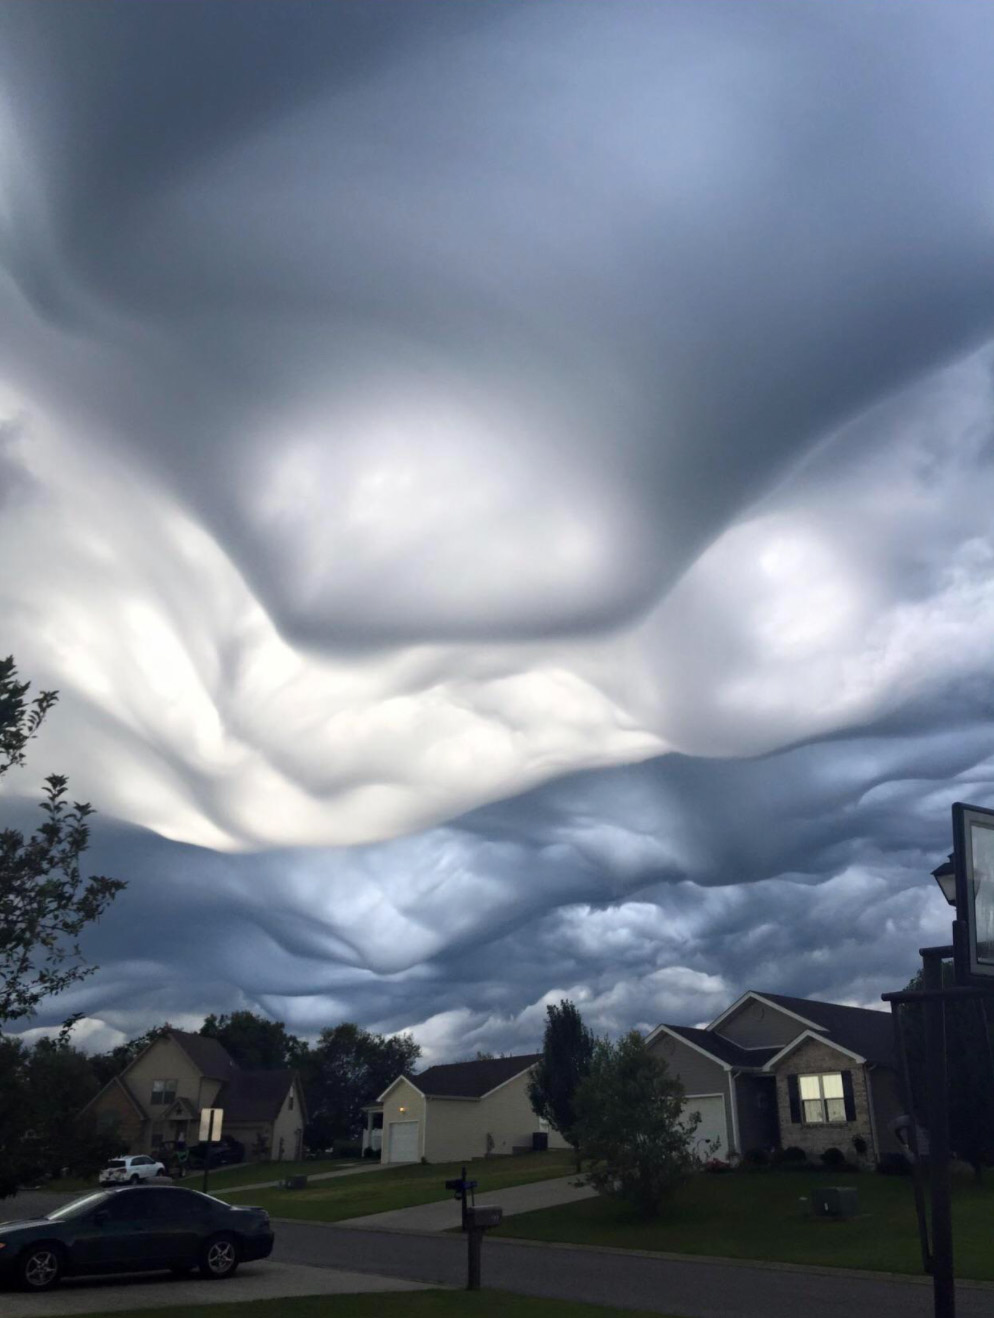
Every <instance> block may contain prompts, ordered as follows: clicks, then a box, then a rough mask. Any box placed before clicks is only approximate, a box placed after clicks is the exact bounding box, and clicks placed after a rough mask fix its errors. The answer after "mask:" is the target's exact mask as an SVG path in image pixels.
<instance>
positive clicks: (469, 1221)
mask: <svg viewBox="0 0 994 1318" xmlns="http://www.w3.org/2000/svg"><path fill="white" fill-rule="evenodd" d="M503 1216H504V1210H503V1208H496V1207H491V1206H489V1205H482V1206H481V1207H479V1208H467V1209H466V1225H467V1227H468V1228H469V1230H470V1231H489V1230H490V1228H491V1227H495V1226H500V1222H501V1218H502V1217H503Z"/></svg>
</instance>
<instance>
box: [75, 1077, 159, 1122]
mask: <svg viewBox="0 0 994 1318" xmlns="http://www.w3.org/2000/svg"><path fill="white" fill-rule="evenodd" d="M115 1088H116V1089H120V1090H122V1091H123V1093H124V1096H125V1098H126V1099H127V1100H128V1102H129V1103H130V1104H131V1106H132V1107H133V1108H134V1109H135V1111H136V1112H137V1113H138V1116H139V1117H140V1118H141V1120H142V1121H145V1120H147V1118H148V1113H147V1112H146V1111H145V1109H144V1108H143V1107H142V1105H141V1103H139V1101H138V1098H137V1096H136V1094H135V1092H134V1090H133V1089H132V1088H131V1086H130V1085H129V1084H128V1083H127V1081H126V1080H125V1079H124V1077H123V1075H120V1074H119V1075H112V1076H111V1078H110V1079H109V1080H108V1081H107V1083H106V1084H105V1085H104V1086H103V1087H102V1088H101V1089H98V1090H97V1092H96V1093H95V1094H94V1095H93V1097H92V1098H91V1099H90V1100H89V1102H88V1103H84V1104H83V1106H82V1107H81V1108H80V1112H81V1113H82V1112H85V1111H86V1110H87V1108H91V1107H92V1106H93V1105H94V1103H96V1101H97V1099H99V1098H103V1096H104V1094H106V1093H107V1091H108V1090H109V1089H115Z"/></svg>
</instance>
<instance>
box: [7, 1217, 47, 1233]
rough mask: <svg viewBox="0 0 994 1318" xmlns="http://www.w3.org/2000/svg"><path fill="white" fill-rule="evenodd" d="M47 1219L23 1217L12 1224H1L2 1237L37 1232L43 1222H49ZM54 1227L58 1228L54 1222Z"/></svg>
mask: <svg viewBox="0 0 994 1318" xmlns="http://www.w3.org/2000/svg"><path fill="white" fill-rule="evenodd" d="M47 1221H48V1218H47V1217H21V1218H15V1219H14V1221H12V1222H0V1236H16V1235H18V1234H19V1233H20V1232H22V1231H37V1230H38V1228H39V1227H40V1226H41V1224H42V1222H47ZM51 1225H52V1226H58V1225H59V1224H58V1223H57V1222H53V1223H52V1224H51Z"/></svg>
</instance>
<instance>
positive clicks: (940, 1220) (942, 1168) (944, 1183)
mask: <svg viewBox="0 0 994 1318" xmlns="http://www.w3.org/2000/svg"><path fill="white" fill-rule="evenodd" d="M932 877H933V878H934V879H935V881H936V883H938V885H939V887H940V889H941V890H942V895H943V896H944V897H945V899H946V901H947V902H948V903H949V904H950V905H951V906H955V908H956V918H955V919H954V920H953V925H952V936H953V940H952V943H951V944H950V945H948V946H943V947H922V948H920V949H919V951H920V953H921V958H922V987H921V989H920V990H918V991H915V990H905V991H904V992H902V993H885V994H884V995H883V998H884V1001H885V1002H889V1003H890V1004H891V1009H892V1010H893V1011H894V1013H895V1017H896V1019H897V1036H898V1040H899V1041H900V1046H901V1049H902V1053H903V1051H904V1049H903V1034H902V1031H901V1024H900V1018H899V1011H900V1006H901V1005H902V1004H904V1003H919V1004H920V1005H921V1007H922V1014H923V1017H924V1026H925V1067H926V1071H927V1075H928V1100H927V1101H928V1150H929V1151H928V1167H929V1191H930V1199H931V1207H932V1214H931V1216H932V1240H931V1248H930V1249H929V1247H928V1229H927V1224H926V1223H925V1221H924V1205H923V1203H922V1199H921V1194H920V1182H919V1180H918V1168H917V1167H916V1169H915V1170H916V1176H915V1182H916V1203H917V1206H918V1211H919V1227H920V1230H921V1234H922V1242H923V1253H924V1254H925V1257H926V1259H927V1260H928V1264H930V1270H931V1273H932V1294H933V1301H934V1306H935V1318H955V1315H956V1285H955V1278H954V1273H953V1229H952V1206H951V1200H950V1181H949V1155H950V1148H949V1091H948V1077H947V1075H946V1040H945V1004H946V1002H948V1001H949V1000H950V999H961V998H977V997H987V996H989V995H990V994H991V993H992V992H994V810H989V809H986V808H983V807H981V806H971V805H963V804H961V803H959V802H957V803H956V804H955V805H954V806H953V851H952V853H951V855H950V857H949V859H948V860H946V861H944V862H943V863H942V864H941V865H939V866H937V867H936V868H935V869H934V870H933V871H932ZM950 959H951V960H952V962H953V968H954V974H955V984H954V985H953V986H952V987H949V988H945V987H943V983H942V963H943V962H944V961H948V960H950ZM901 1060H902V1063H903V1065H904V1071H905V1075H907V1056H906V1054H905V1055H903V1056H902V1058H901ZM908 1103H909V1105H910V1109H911V1111H910V1115H911V1120H912V1129H913V1130H915V1128H916V1123H915V1114H914V1097H913V1095H912V1094H911V1093H910V1092H909V1094H908ZM916 1153H917V1150H916ZM916 1160H917V1159H916ZM917 1161H919V1163H920V1160H917Z"/></svg>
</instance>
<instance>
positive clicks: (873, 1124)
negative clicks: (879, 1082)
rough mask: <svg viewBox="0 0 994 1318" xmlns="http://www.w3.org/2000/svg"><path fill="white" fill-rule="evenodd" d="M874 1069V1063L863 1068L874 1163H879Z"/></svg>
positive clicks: (867, 1063) (869, 1063) (866, 1064)
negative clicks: (871, 1074) (871, 1076)
mask: <svg viewBox="0 0 994 1318" xmlns="http://www.w3.org/2000/svg"><path fill="white" fill-rule="evenodd" d="M873 1069H874V1064H873V1062H866V1063H865V1064H864V1066H863V1083H864V1084H865V1085H866V1106H867V1107H868V1108H869V1110H870V1139H871V1140H872V1141H873V1161H874V1162H879V1161H880V1158H881V1156H882V1155H881V1152H880V1142H879V1141H878V1139H877V1114H876V1110H875V1109H876V1105H875V1104H874V1102H873V1085H872V1084H871V1083H870V1072H871V1071H872V1070H873Z"/></svg>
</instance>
